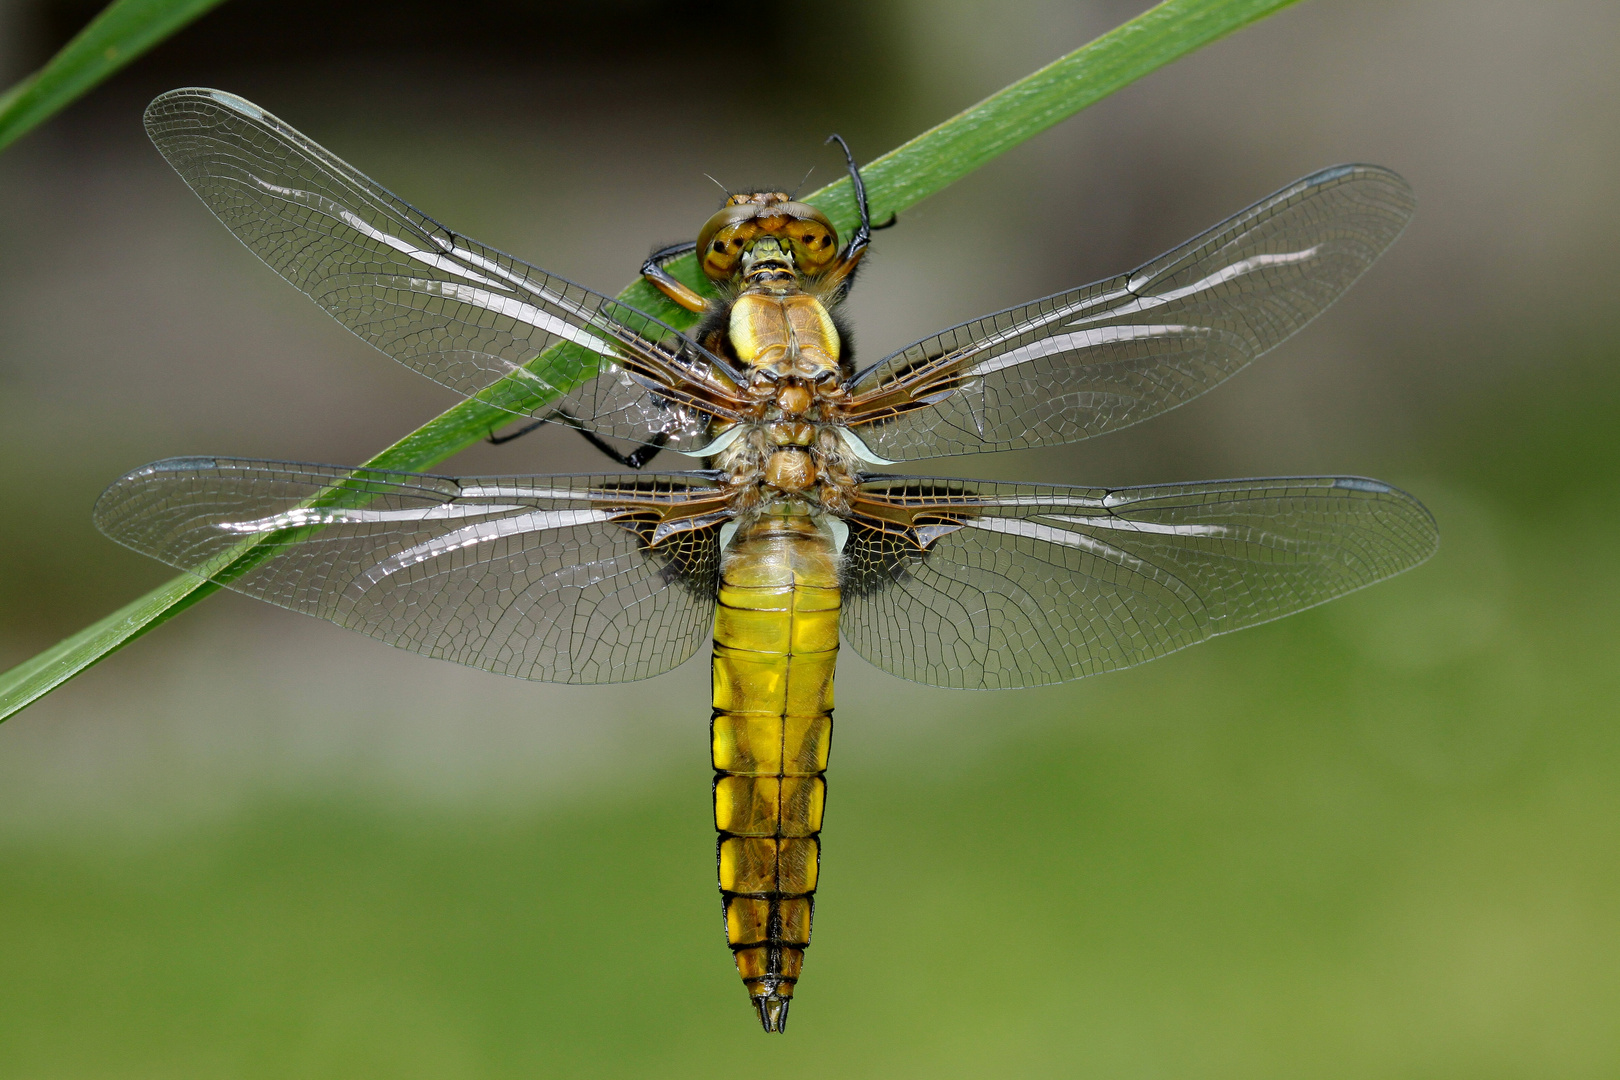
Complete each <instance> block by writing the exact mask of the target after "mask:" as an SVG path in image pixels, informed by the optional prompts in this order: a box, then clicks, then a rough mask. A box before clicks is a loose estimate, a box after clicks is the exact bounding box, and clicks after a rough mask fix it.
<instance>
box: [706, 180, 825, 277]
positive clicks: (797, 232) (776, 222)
mask: <svg viewBox="0 0 1620 1080" xmlns="http://www.w3.org/2000/svg"><path fill="white" fill-rule="evenodd" d="M767 239H769V240H773V241H774V242H775V243H774V244H773V245H771V246H773V247H774V248H776V250H777V252H779V253H780V255H782V256H786V257H788V258H790V259H791V263H792V266H793V267H795V268H796V269H797V270H798V272H799V273H801V274H805V275H808V276H815V275H816V274H820V273H821V272H822V271H824V270H826V269H828V268H829V267H830V266H832V265H833V263H834V262H835V261H836V260H837V258H838V230H836V229H834V228H833V226H832V222H830V221H828V220H827V216H826V215H825V214H823V213H822V212H821V211H820V210H817V209H816V208H815V207H813V206H810V205H808V204H806V203H800V202H794V201H792V200H791V199H789V198H788V197H787V195H786V194H784V193H783V192H780V191H755V192H747V193H743V194H739V195H733V196H731V197H730V198H729V199H727V200H726V205H725V206H723V207H721V208H720V211H719V212H718V213H717V214H715V215H714V216H713V217H711V218H710V219H709V220H708V223H707V224H705V225H704V226H703V230H702V231H701V232H699V233H698V239H697V254H698V260H699V262H700V264H701V265H702V267H703V272H704V273H705V274H707V275H708V277H709V280H711V281H728V280H730V279H731V278H733V277H735V276H736V275H737V273H738V270H739V269H741V270H742V271H743V272H745V273H746V272H747V270H748V269H749V266H750V265H751V263H757V262H759V261H760V260H761V258H762V257H764V256H765V255H766V254H767V252H766V251H763V250H762V251H760V252H758V253H757V254H754V258H753V259H752V260H749V259H748V258H747V256H749V255H750V254H751V253H753V252H754V249H755V247H756V246H757V245H759V244H760V243H761V241H764V240H767Z"/></svg>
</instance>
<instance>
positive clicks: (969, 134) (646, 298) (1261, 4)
mask: <svg viewBox="0 0 1620 1080" xmlns="http://www.w3.org/2000/svg"><path fill="white" fill-rule="evenodd" d="M1295 2H1296V0H1166V2H1165V3H1162V4H1159V5H1158V6H1157V7H1154V8H1151V9H1150V10H1148V11H1146V12H1144V13H1143V14H1141V15H1139V16H1137V17H1136V18H1135V19H1132V20H1131V21H1130V22H1127V23H1125V24H1124V25H1122V26H1119V27H1116V28H1115V29H1113V30H1111V31H1109V32H1108V33H1106V34H1104V35H1103V36H1102V37H1100V38H1098V39H1097V40H1095V41H1093V42H1091V43H1090V44H1088V45H1085V46H1082V47H1081V48H1079V49H1077V50H1075V51H1074V52H1072V53H1070V54H1068V55H1067V56H1065V57H1063V58H1062V59H1060V60H1058V61H1056V62H1054V63H1052V64H1049V65H1047V66H1046V67H1044V68H1041V69H1040V70H1039V71H1037V72H1035V73H1033V74H1032V75H1029V76H1027V77H1025V78H1023V79H1020V80H1019V81H1018V82H1016V83H1013V84H1012V85H1011V86H1009V87H1007V88H1006V89H1004V90H1001V91H999V92H997V93H995V94H993V95H991V96H990V97H988V98H986V99H985V100H983V101H981V102H979V103H978V104H977V105H974V106H973V107H972V108H969V109H967V110H965V111H963V112H961V113H958V114H957V115H956V116H953V117H952V118H951V119H949V120H947V121H945V122H944V123H942V124H940V125H938V126H937V127H934V128H931V129H930V130H928V131H925V132H923V133H922V134H921V135H918V136H917V137H916V138H914V139H912V140H910V141H909V142H907V143H905V144H903V145H902V146H899V147H897V148H896V149H894V150H891V151H890V152H889V153H887V154H884V155H883V156H882V157H880V158H878V159H876V160H875V161H873V162H872V163H871V164H870V165H868V166H866V167H865V168H864V169H863V170H862V176H863V177H865V179H866V183H867V193H868V197H869V199H870V201H871V204H872V211H873V214H874V216H875V217H876V218H877V219H878V220H882V219H883V218H885V217H887V216H888V215H889V214H890V213H892V212H896V211H900V210H904V209H906V208H907V207H909V206H913V205H915V204H916V203H918V202H920V201H921V200H922V199H924V198H926V197H927V196H929V195H931V194H933V193H934V192H936V191H939V190H940V189H941V188H944V187H946V186H947V185H949V184H951V183H952V182H954V181H956V180H958V179H960V178H962V177H963V176H966V175H967V174H968V173H970V172H972V171H973V170H974V169H977V168H978V167H979V166H981V165H984V164H985V163H986V162H988V161H990V160H992V159H994V158H995V157H996V156H997V155H999V154H1002V153H1005V152H1006V151H1007V150H1010V149H1012V148H1013V147H1014V146H1017V145H1018V144H1019V143H1021V142H1023V141H1024V140H1025V139H1028V138H1030V137H1031V136H1033V135H1036V134H1038V133H1040V132H1042V131H1044V130H1046V129H1047V128H1049V127H1051V126H1052V125H1053V124H1056V123H1058V122H1059V121H1060V120H1064V119H1066V118H1068V117H1070V116H1072V115H1074V114H1075V113H1076V112H1079V111H1080V110H1081V109H1083V108H1085V107H1086V106H1087V105H1090V104H1093V103H1094V102H1096V101H1099V100H1101V99H1102V98H1104V97H1107V96H1108V95H1109V94H1111V93H1113V92H1114V91H1116V90H1119V89H1120V88H1121V87H1124V86H1127V85H1129V84H1130V83H1132V82H1134V81H1136V80H1137V79H1140V78H1141V77H1142V76H1144V75H1147V74H1149V73H1151V72H1153V71H1155V70H1157V69H1158V68H1161V67H1163V66H1164V65H1166V64H1168V63H1170V62H1171V61H1172V60H1175V59H1177V58H1178V57H1181V56H1185V55H1186V54H1187V53H1190V52H1192V51H1193V50H1195V49H1197V48H1199V47H1200V46H1203V45H1207V44H1209V43H1210V42H1211V41H1214V40H1216V39H1217V38H1220V37H1223V36H1225V35H1226V34H1229V33H1231V32H1232V31H1234V30H1238V29H1241V28H1242V27H1244V26H1247V25H1248V24H1249V23H1251V22H1254V21H1256V20H1258V19H1261V18H1264V17H1265V16H1267V15H1269V14H1271V13H1272V12H1275V11H1278V10H1280V9H1282V8H1285V7H1288V6H1289V5H1291V4H1293V3H1295ZM118 6H121V5H114V7H118ZM177 6H178V5H177ZM193 6H197V7H205V6H206V4H197V3H195V2H194V4H193ZM111 10H112V9H109V11H111ZM104 17H105V16H104ZM87 33H88V31H87ZM806 201H807V202H810V203H813V204H815V205H816V206H817V207H819V208H820V209H821V210H822V211H823V212H825V213H826V214H827V215H828V217H829V218H831V219H832V221H833V223H834V224H835V225H837V226H838V227H839V229H840V231H842V232H845V233H846V234H847V233H848V231H849V229H850V228H851V227H852V226H853V224H854V222H855V218H856V215H855V206H854V200H853V198H852V195H851V191H850V185H849V181H848V179H847V178H845V179H843V180H840V181H838V182H837V183H834V184H829V185H828V186H826V187H824V188H822V189H821V190H820V191H818V192H816V193H815V194H814V195H811V196H809V197H808V198H807V199H806ZM670 270H671V271H672V272H673V273H674V274H675V276H676V277H678V278H680V279H682V280H683V281H685V282H687V283H688V284H691V285H693V286H694V287H697V286H699V285H706V283H704V282H702V281H701V279H700V275H699V273H698V271H697V267H696V264H695V262H694V261H693V259H692V258H691V257H687V258H684V259H681V260H677V261H676V262H675V263H672V264H671V266H670ZM619 298H620V299H621V300H623V301H624V302H625V303H627V304H630V305H631V306H633V307H636V308H639V309H640V310H642V311H645V312H647V313H648V314H651V315H656V316H657V317H659V318H660V319H663V320H664V321H665V322H667V323H670V324H671V325H673V326H676V327H682V328H684V327H686V326H690V325H691V324H692V323H693V322H694V321H695V317H694V316H693V315H692V314H691V313H690V312H687V311H685V310H684V309H682V308H679V307H677V306H676V305H674V304H672V303H670V302H669V301H668V300H667V299H665V298H664V296H663V294H662V293H659V292H658V291H657V290H655V289H653V288H652V287H651V286H650V285H648V284H646V283H645V282H643V281H639V280H638V281H636V282H635V283H634V284H632V285H631V286H630V287H629V288H627V289H625V290H624V291H623V292H622V293H620V294H619ZM579 362H580V358H579V357H578V356H575V355H570V353H569V352H568V350H567V349H566V348H562V349H553V350H549V351H548V352H547V353H546V354H544V355H542V356H539V357H536V358H535V360H534V361H533V362H532V363H531V364H530V365H529V366H530V367H531V368H533V369H535V370H537V371H550V372H553V373H555V372H556V371H557V370H558V369H559V368H567V367H573V366H574V365H577V364H579ZM554 385H555V384H554ZM495 401H499V402H500V403H501V405H502V406H504V408H501V407H497V406H496V405H494V404H492V402H495ZM543 404H545V402H544V400H543V399H542V398H540V397H538V396H535V395H533V394H531V393H529V392H528V391H527V390H525V389H523V384H522V383H519V382H514V381H506V382H502V383H497V384H496V385H495V386H492V387H490V389H489V390H487V391H485V392H484V393H482V394H480V395H478V396H477V397H476V398H470V399H468V400H467V401H464V402H461V403H460V404H459V405H456V406H455V407H454V408H451V409H449V410H447V411H445V412H443V413H441V414H440V415H439V416H437V417H435V418H434V419H432V420H430V421H428V423H426V424H425V425H423V426H422V427H420V428H418V429H417V430H416V431H413V432H411V433H410V434H409V435H407V436H405V437H404V438H403V439H401V440H400V441H399V442H396V443H395V444H394V445H392V446H390V447H388V448H387V449H386V450H384V451H382V452H381V453H380V454H378V455H376V456H375V457H373V458H372V459H371V460H369V461H367V462H366V465H367V466H368V467H370V468H374V469H393V470H399V471H404V472H419V471H422V470H425V469H430V468H432V467H433V466H434V465H437V464H438V463H439V462H441V461H444V460H445V459H446V458H448V457H451V456H452V455H454V454H456V453H457V452H459V451H461V450H463V449H465V448H466V447H468V446H470V445H472V444H473V443H475V442H477V441H478V440H480V439H482V438H483V437H484V436H485V435H487V434H488V433H489V432H491V431H493V430H496V429H498V428H500V427H502V426H504V425H506V424H508V423H510V422H511V421H512V420H513V419H515V417H514V414H513V411H514V410H515V411H517V412H522V411H525V410H527V409H532V408H538V407H539V406H541V405H543ZM216 588H217V586H214V585H210V584H206V583H204V582H202V581H200V580H199V579H197V578H195V577H192V576H190V575H183V576H181V577H178V578H175V579H174V580H172V581H170V582H169V583H168V584H166V585H164V586H162V587H161V588H159V589H156V590H154V591H153V592H150V593H148V594H147V595H146V596H143V597H141V598H140V599H139V600H137V601H135V602H134V603H133V604H130V605H129V606H128V607H125V608H123V609H122V610H120V611H118V612H116V613H115V614H113V615H111V616H108V617H107V618H106V619H103V620H102V621H101V622H99V623H96V624H95V625H94V626H91V627H89V628H87V629H85V630H83V631H81V632H79V633H78V634H75V635H74V636H73V637H71V638H68V639H67V640H66V641H63V642H61V643H60V644H58V645H57V646H56V647H55V648H52V649H50V650H48V651H46V652H44V653H42V654H40V655H39V656H37V657H35V658H34V659H32V660H29V661H26V662H24V663H23V664H20V665H18V666H17V667H16V668H13V669H12V670H11V671H9V672H7V673H5V674H4V675H0V720H5V719H6V718H8V717H10V716H12V715H13V714H15V713H16V712H17V711H18V710H19V709H22V708H24V707H25V706H27V705H28V704H29V703H31V702H33V701H35V700H37V699H38V698H40V697H42V696H43V695H45V694H47V693H49V692H50V691H51V690H53V689H55V688H56V687H57V686H60V685H61V684H62V683H64V682H66V681H67V680H68V679H71V678H72V677H73V676H74V675H76V674H78V673H79V672H80V671H83V670H85V669H86V668H88V667H90V666H92V665H93V664H95V663H97V662H98V661H100V660H101V659H102V658H103V657H105V656H108V655H110V654H111V653H113V652H115V651H117V650H118V649H120V648H122V647H123V646H124V645H126V644H128V643H129V642H130V641H132V640H134V639H135V638H136V637H139V636H140V635H141V634H144V633H145V632H146V631H148V630H150V629H151V628H152V627H154V626H156V625H158V624H159V623H161V622H162V621H164V620H165V619H168V618H169V617H171V616H172V615H174V614H175V613H176V612H178V611H180V610H183V609H184V608H186V607H189V606H190V605H191V604H194V603H196V602H197V601H198V600H200V599H202V598H203V597H204V596H206V595H207V594H208V593H209V592H212V591H214V590H215V589H216Z"/></svg>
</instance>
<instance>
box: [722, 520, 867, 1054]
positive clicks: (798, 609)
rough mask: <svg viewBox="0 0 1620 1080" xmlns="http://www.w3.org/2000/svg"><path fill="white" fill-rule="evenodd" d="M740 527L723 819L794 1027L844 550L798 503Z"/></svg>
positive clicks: (741, 938)
mask: <svg viewBox="0 0 1620 1080" xmlns="http://www.w3.org/2000/svg"><path fill="white" fill-rule="evenodd" d="M775 509H777V510H778V512H776V513H768V514H766V515H765V516H762V517H761V518H759V519H758V520H757V521H756V522H754V523H753V524H752V525H749V526H746V527H745V528H744V529H742V530H739V532H738V534H737V535H736V537H735V538H734V539H733V540H732V543H731V544H730V546H729V547H728V548H727V550H726V554H725V557H724V561H723V562H722V564H721V569H720V596H719V605H718V607H717V608H716V611H715V619H714V715H713V720H712V721H711V726H710V734H711V738H712V742H713V752H714V768H715V781H714V823H715V828H716V829H717V830H719V833H720V840H719V863H720V895H721V900H722V902H723V904H724V906H725V918H726V937H727V940H728V941H729V942H730V944H731V948H732V950H733V952H734V953H735V954H736V958H737V970H738V971H739V972H740V973H741V974H742V977H743V983H744V985H746V986H747V987H748V993H749V996H750V997H752V998H753V1000H754V1002H755V1004H756V1005H757V1006H758V1007H759V1013H760V1020H761V1021H762V1022H763V1023H764V1025H765V1029H766V1030H767V1031H780V1030H781V1029H782V1025H783V1024H784V1023H785V1022H786V1020H787V1004H788V1001H789V999H790V998H792V996H793V985H794V982H795V981H796V980H797V979H798V976H799V968H800V966H801V964H802V963H803V961H804V949H805V947H806V946H807V945H809V943H810V917H811V910H812V903H813V901H812V895H813V894H814V893H815V890H816V876H817V871H818V869H819V864H820V854H821V849H820V841H819V839H818V834H819V833H820V832H821V815H822V809H823V807H824V806H825V805H826V793H827V784H826V780H825V779H824V778H823V776H822V774H823V773H824V772H825V770H826V768H827V752H828V749H829V747H830V745H831V742H832V707H833V667H834V664H835V663H836V661H837V659H838V603H839V595H838V555H837V551H836V549H835V548H834V546H833V542H832V539H831V538H830V537H828V536H827V535H826V534H824V533H823V532H822V531H821V530H820V529H818V528H817V527H816V525H815V523H814V522H813V521H812V520H811V518H810V516H809V514H808V513H807V512H804V511H802V510H800V511H797V512H795V510H794V508H793V507H792V505H791V504H789V505H788V506H786V507H779V508H775Z"/></svg>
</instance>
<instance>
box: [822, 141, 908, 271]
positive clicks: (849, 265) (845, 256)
mask: <svg viewBox="0 0 1620 1080" xmlns="http://www.w3.org/2000/svg"><path fill="white" fill-rule="evenodd" d="M827 141H828V142H830V143H832V142H836V143H837V144H838V146H839V148H840V149H841V150H843V151H844V165H845V167H846V168H848V170H849V182H850V185H851V186H852V187H854V189H855V206H856V208H857V209H859V210H860V212H861V223H860V224H859V225H858V226H856V227H855V235H854V236H851V237H850V238H849V243H847V244H845V245H844V250H843V253H842V254H841V255H840V256H839V259H838V265H837V266H834V267H833V268H832V270H830V271H828V273H827V276H826V278H825V279H824V280H825V281H826V283H827V284H828V285H830V286H832V287H833V288H835V289H838V290H840V292H841V293H842V292H845V291H848V289H849V286H850V284H851V283H852V282H853V281H854V279H855V269H856V267H858V266H859V265H860V262H861V256H862V255H865V254H866V248H867V246H868V245H869V244H871V242H872V231H873V230H874V229H887V228H891V227H893V226H894V225H897V224H899V221H900V215H899V214H898V213H893V214H890V215H889V220H888V221H885V222H884V223H883V224H881V225H873V224H872V206H871V204H870V203H869V202H868V201H867V198H866V182H865V181H864V180H862V179H861V170H860V169H859V167H857V166H856V164H855V155H854V154H853V153H851V152H850V149H849V144H848V143H846V142H845V141H844V137H843V136H842V135H837V134H833V135H829V136H827Z"/></svg>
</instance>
